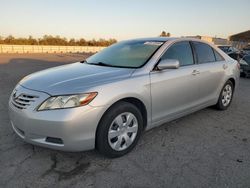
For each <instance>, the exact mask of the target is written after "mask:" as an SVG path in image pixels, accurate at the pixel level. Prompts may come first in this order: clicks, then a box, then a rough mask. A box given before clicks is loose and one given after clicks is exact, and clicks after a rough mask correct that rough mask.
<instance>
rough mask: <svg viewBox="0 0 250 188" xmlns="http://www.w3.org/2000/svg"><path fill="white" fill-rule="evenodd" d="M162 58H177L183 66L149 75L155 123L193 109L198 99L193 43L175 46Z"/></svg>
mask: <svg viewBox="0 0 250 188" xmlns="http://www.w3.org/2000/svg"><path fill="white" fill-rule="evenodd" d="M162 59H177V60H179V62H180V67H179V68H178V69H165V70H160V71H159V70H153V71H152V72H150V80H151V98H152V123H153V124H155V123H159V122H161V121H166V120H168V119H171V118H172V117H174V116H176V115H177V114H180V113H182V112H183V111H185V110H187V109H190V108H192V107H193V106H195V103H196V98H197V96H198V87H197V84H196V83H197V82H198V80H197V76H196V71H197V70H196V68H197V65H196V64H195V61H194V58H193V52H192V48H191V45H190V42H189V41H182V42H177V43H174V44H173V45H172V46H170V47H169V48H168V49H167V51H166V52H165V53H164V54H163V55H162V57H161V60H162Z"/></svg>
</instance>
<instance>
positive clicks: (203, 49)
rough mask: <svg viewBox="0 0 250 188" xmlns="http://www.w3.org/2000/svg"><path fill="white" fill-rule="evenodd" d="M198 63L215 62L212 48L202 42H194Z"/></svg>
mask: <svg viewBox="0 0 250 188" xmlns="http://www.w3.org/2000/svg"><path fill="white" fill-rule="evenodd" d="M193 45H194V49H195V52H196V56H197V61H198V63H200V64H202V63H210V62H215V61H216V60H215V55H214V52H213V49H212V47H210V46H209V45H207V44H205V43H202V42H193Z"/></svg>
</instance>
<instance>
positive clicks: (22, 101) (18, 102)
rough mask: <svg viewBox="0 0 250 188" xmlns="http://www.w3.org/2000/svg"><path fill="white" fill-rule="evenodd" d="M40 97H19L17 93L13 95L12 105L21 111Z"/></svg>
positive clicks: (27, 95) (22, 95)
mask: <svg viewBox="0 0 250 188" xmlns="http://www.w3.org/2000/svg"><path fill="white" fill-rule="evenodd" d="M36 98H38V96H34V95H29V94H24V93H22V94H20V95H18V96H17V94H16V91H14V92H13V94H12V100H11V102H12V104H13V105H14V106H15V107H16V108H19V109H26V108H27V107H28V106H29V105H31V103H32V102H34V101H35V100H36Z"/></svg>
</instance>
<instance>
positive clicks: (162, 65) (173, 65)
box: [157, 59, 180, 70]
mask: <svg viewBox="0 0 250 188" xmlns="http://www.w3.org/2000/svg"><path fill="white" fill-rule="evenodd" d="M179 67H180V62H179V60H177V59H164V60H161V61H160V62H159V64H158V65H157V68H158V69H159V70H164V69H178V68H179Z"/></svg>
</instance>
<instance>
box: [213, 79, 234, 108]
mask: <svg viewBox="0 0 250 188" xmlns="http://www.w3.org/2000/svg"><path fill="white" fill-rule="evenodd" d="M233 92H234V85H233V83H232V82H231V81H230V80H228V81H227V82H226V83H225V85H224V86H223V88H222V90H221V93H220V97H219V99H218V102H217V104H216V105H215V106H216V108H217V109H219V110H226V109H227V108H228V107H229V106H230V104H231V102H232V99H233Z"/></svg>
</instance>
